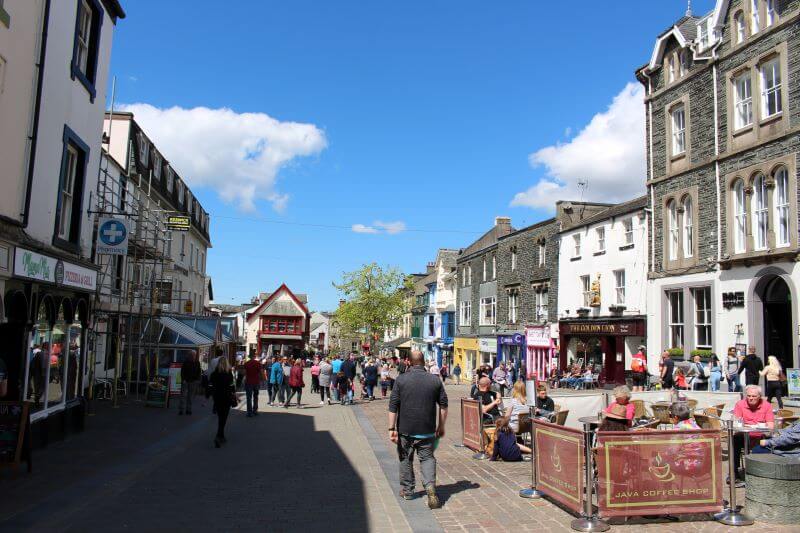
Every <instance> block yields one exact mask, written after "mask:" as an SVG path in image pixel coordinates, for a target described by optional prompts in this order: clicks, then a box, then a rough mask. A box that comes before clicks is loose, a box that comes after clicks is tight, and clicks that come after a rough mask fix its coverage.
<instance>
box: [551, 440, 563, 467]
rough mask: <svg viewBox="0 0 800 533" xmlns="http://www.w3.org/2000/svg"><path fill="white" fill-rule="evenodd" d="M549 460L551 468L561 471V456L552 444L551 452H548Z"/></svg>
mask: <svg viewBox="0 0 800 533" xmlns="http://www.w3.org/2000/svg"><path fill="white" fill-rule="evenodd" d="M550 462H551V463H553V470H555V471H556V472H561V457H560V456H559V455H558V450H557V449H556V447H555V446H553V453H551V454H550Z"/></svg>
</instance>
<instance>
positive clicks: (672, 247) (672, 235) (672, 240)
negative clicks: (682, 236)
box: [667, 200, 678, 261]
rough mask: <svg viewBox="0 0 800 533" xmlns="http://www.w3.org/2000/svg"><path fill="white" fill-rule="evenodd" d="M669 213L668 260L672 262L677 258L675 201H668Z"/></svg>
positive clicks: (676, 207)
mask: <svg viewBox="0 0 800 533" xmlns="http://www.w3.org/2000/svg"><path fill="white" fill-rule="evenodd" d="M667 211H668V212H669V259H670V261H674V260H676V259H677V258H678V206H677V205H676V203H675V200H670V202H669V203H668V204H667Z"/></svg>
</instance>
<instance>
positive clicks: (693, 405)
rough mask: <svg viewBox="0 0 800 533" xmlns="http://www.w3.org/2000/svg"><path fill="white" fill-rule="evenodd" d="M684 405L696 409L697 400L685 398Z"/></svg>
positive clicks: (692, 409)
mask: <svg viewBox="0 0 800 533" xmlns="http://www.w3.org/2000/svg"><path fill="white" fill-rule="evenodd" d="M686 405H688V406H689V410H690V411H694V410H695V409H697V400H686Z"/></svg>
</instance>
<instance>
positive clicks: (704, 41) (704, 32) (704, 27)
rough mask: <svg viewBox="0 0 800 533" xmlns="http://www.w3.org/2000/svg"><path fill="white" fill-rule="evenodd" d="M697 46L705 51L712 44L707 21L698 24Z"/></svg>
mask: <svg viewBox="0 0 800 533" xmlns="http://www.w3.org/2000/svg"><path fill="white" fill-rule="evenodd" d="M697 44H698V45H699V47H698V48H699V49H700V50H705V49H706V48H708V46H709V45H710V44H711V38H710V36H709V34H708V24H707V23H706V20H705V19H704V20H701V21H700V22H699V23H698V24H697Z"/></svg>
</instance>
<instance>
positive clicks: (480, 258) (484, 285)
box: [456, 243, 499, 337]
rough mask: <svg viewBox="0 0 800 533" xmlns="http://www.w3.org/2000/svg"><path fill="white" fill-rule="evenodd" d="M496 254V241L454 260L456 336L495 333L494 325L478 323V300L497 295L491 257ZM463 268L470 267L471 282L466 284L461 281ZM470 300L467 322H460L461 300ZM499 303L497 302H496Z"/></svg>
mask: <svg viewBox="0 0 800 533" xmlns="http://www.w3.org/2000/svg"><path fill="white" fill-rule="evenodd" d="M496 255H497V243H494V244H492V245H490V246H488V247H486V248H483V249H480V250H477V251H475V252H473V253H471V254H469V255H463V254H462V255H461V256H459V258H458V261H457V262H456V266H457V269H458V291H457V297H456V336H458V337H477V336H481V335H492V334H494V333H495V330H496V326H481V325H480V316H479V314H480V300H481V298H484V297H490V296H498V295H497V282H496V279H495V278H494V277H492V267H491V265H492V258H493V257H496ZM484 261H486V270H487V273H486V281H483V262H484ZM465 268H472V283H469V282H467V283H466V286H465V284H464V282H463V281H462V277H463V274H462V273H463V272H464V269H465ZM467 297H468V298H469V300H470V301H471V302H472V303H471V306H472V313H471V315H472V316H471V318H472V319H471V320H470V323H469V324H462V322H461V302H462V301H464V299H465V298H467ZM498 303H499V302H498Z"/></svg>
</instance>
